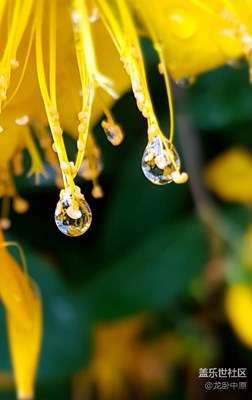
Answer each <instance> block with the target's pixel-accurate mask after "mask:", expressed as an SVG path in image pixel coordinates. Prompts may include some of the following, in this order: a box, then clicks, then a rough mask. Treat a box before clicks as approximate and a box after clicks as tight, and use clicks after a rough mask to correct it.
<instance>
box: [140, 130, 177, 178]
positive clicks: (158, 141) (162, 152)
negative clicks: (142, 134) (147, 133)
mask: <svg viewBox="0 0 252 400" xmlns="http://www.w3.org/2000/svg"><path fill="white" fill-rule="evenodd" d="M172 159H173V160H172ZM179 168H180V159H179V156H178V154H177V151H176V149H175V148H174V146H173V145H171V143H170V142H169V140H168V139H166V138H165V137H160V136H155V137H154V138H153V140H152V141H151V142H150V143H148V145H147V146H146V149H145V151H144V154H143V158H142V170H143V173H144V175H145V176H146V178H147V179H148V180H149V181H150V182H152V183H154V184H156V185H165V184H166V183H170V182H172V181H173V178H172V172H175V171H179Z"/></svg>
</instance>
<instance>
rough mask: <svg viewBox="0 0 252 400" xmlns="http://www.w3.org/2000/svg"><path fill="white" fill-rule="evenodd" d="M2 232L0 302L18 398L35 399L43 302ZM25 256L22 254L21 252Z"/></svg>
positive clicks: (10, 243)
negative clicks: (11, 251)
mask: <svg viewBox="0 0 252 400" xmlns="http://www.w3.org/2000/svg"><path fill="white" fill-rule="evenodd" d="M12 245H15V246H16V244H15V243H13V242H5V241H4V236H3V234H2V231H1V230H0V276H1V279H0V299H1V300H2V302H3V304H4V306H5V309H6V316H7V324H8V336H9V342H10V351H11V356H12V364H13V368H14V375H15V382H16V388H17V397H18V399H19V400H21V399H25V400H28V399H32V398H33V386H34V380H35V375H36V369H37V362H38V356H39V351H40V344H41V335H42V311H41V303H40V298H39V296H38V293H37V291H36V289H35V286H34V285H33V284H32V283H31V282H30V280H29V277H28V275H27V272H26V271H22V270H21V269H20V267H19V265H18V263H17V262H16V261H15V259H14V258H13V257H12V256H11V255H10V254H9V253H8V251H7V250H6V247H8V246H12ZM21 255H22V253H21Z"/></svg>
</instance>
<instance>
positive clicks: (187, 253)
mask: <svg viewBox="0 0 252 400" xmlns="http://www.w3.org/2000/svg"><path fill="white" fill-rule="evenodd" d="M121 239H122V240H123V237H122V238H121ZM135 239H136V240H135V245H132V246H131V247H129V248H128V249H127V250H126V251H125V252H124V253H123V254H121V256H120V257H119V256H118V260H117V261H115V262H114V263H112V264H111V265H108V264H106V260H105V259H104V268H103V271H101V272H100V274H99V275H97V276H96V277H95V278H94V279H93V280H91V281H90V282H88V283H87V284H86V285H84V287H83V288H82V290H81V291H80V294H79V296H80V303H81V301H83V300H81V299H85V303H86V302H87V303H88V304H89V308H90V310H92V315H93V319H94V320H103V319H113V318H121V317H123V316H125V315H129V314H132V313H137V312H141V311H146V310H153V309H157V308H159V307H163V306H164V305H165V304H168V303H169V302H172V301H174V300H175V299H176V298H177V297H178V296H179V295H182V294H183V292H184V291H186V290H187V287H188V285H189V283H190V281H191V279H193V278H194V277H195V276H197V274H199V273H200V272H201V271H202V268H203V267H204V263H205V261H206V242H205V238H204V235H203V233H202V226H201V224H200V223H199V222H198V220H197V219H196V218H187V219H186V220H183V221H181V220H180V222H177V223H173V224H166V225H165V226H162V227H160V228H159V229H158V230H150V234H149V235H148V237H145V238H141V237H139V236H138V237H135Z"/></svg>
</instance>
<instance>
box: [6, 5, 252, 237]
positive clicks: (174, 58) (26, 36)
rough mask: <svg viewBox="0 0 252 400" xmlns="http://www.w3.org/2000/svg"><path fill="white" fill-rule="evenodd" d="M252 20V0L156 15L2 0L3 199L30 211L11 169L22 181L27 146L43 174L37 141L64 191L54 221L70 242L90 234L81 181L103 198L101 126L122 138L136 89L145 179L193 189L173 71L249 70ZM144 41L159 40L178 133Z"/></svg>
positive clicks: (180, 76)
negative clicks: (155, 90)
mask: <svg viewBox="0 0 252 400" xmlns="http://www.w3.org/2000/svg"><path fill="white" fill-rule="evenodd" d="M250 19H251V3H250V2H249V1H247V0H241V1H240V0H239V1H238V0H213V1H212V0H204V1H202V0H188V1H187V2H184V1H182V0H180V1H175V0H162V1H159V2H157V4H155V9H153V4H152V2H150V1H148V0H140V1H138V2H137V3H136V2H135V1H134V0H113V1H109V0H41V1H35V0H23V1H20V0H13V1H11V2H10V1H8V0H2V1H1V5H0V24H1V45H0V53H1V61H0V109H1V116H0V130H1V136H0V145H1V149H2V151H1V158H0V197H3V198H4V197H7V198H9V197H11V198H13V199H14V201H13V206H14V209H15V210H16V211H18V212H23V211H25V210H26V209H27V207H28V204H27V202H26V201H24V200H23V199H20V197H19V196H18V194H17V191H16V188H15V187H14V184H13V180H12V177H11V168H10V162H12V164H13V171H14V174H20V173H21V172H22V160H21V158H22V154H21V153H22V150H23V149H24V148H27V149H28V152H29V153H30V156H31V168H30V173H31V174H35V175H38V174H39V173H43V163H42V161H41V157H40V153H39V151H38V149H37V144H36V142H37V141H38V142H39V144H40V146H41V148H42V149H43V151H44V156H45V159H46V160H47V161H49V162H50V163H52V164H53V165H54V166H55V168H56V169H57V171H58V175H57V178H56V181H57V184H58V185H61V188H62V189H61V192H60V199H59V202H58V204H57V206H56V212H55V222H56V224H57V226H58V228H59V229H60V230H61V231H62V232H63V233H64V234H66V235H69V236H78V235H80V234H82V233H84V232H85V231H86V230H87V229H88V228H89V226H90V224H91V220H92V214H91V210H90V208H89V206H88V204H87V202H86V200H85V198H84V195H83V194H82V193H81V191H80V189H79V188H78V187H77V186H75V182H74V179H75V177H76V175H77V174H80V175H81V176H83V177H84V178H85V179H89V180H92V181H93V185H94V189H93V191H92V194H93V196H94V197H102V196H103V192H102V189H101V187H100V186H99V183H98V176H99V173H100V170H101V161H100V151H99V149H98V147H97V145H96V143H95V139H94V137H93V135H92V126H93V125H94V124H95V122H96V121H97V119H98V118H99V117H100V116H101V115H102V114H104V115H105V117H106V120H105V121H103V123H102V127H103V128H104V131H105V134H106V136H107V138H108V140H109V141H111V143H112V144H114V145H118V144H119V143H120V142H121V141H122V138H123V135H122V130H121V128H120V126H119V125H118V124H116V122H115V121H114V119H113V116H112V114H111V111H110V108H111V106H112V104H113V102H114V101H115V100H117V99H118V97H119V95H120V94H122V93H124V92H125V91H126V90H127V89H128V88H129V86H130V84H131V86H132V90H133V93H134V96H135V98H136V104H137V107H138V108H139V110H140V111H141V113H142V115H143V116H144V117H145V118H146V119H147V147H146V149H145V151H144V155H143V158H142V169H143V173H144V174H145V176H146V177H147V178H148V179H149V180H150V181H151V182H153V183H154V184H158V185H162V184H166V183H170V182H172V181H174V182H176V183H183V182H185V181H186V180H187V174H186V173H184V172H183V173H180V159H179V156H178V154H177V152H176V149H175V148H174V145H173V131H174V121H173V108H172V98H171V90H170V85H169V78H168V73H169V74H170V75H171V76H172V77H173V78H174V79H175V80H176V81H177V82H179V83H181V82H182V83H183V82H184V81H185V80H189V81H191V80H192V79H194V77H195V75H197V74H199V73H202V72H204V71H207V70H209V69H212V68H215V67H217V66H219V65H222V64H224V63H226V62H227V61H230V60H232V59H234V58H237V57H240V56H241V55H242V56H244V57H245V58H246V59H247V60H248V62H249V64H250V63H251V59H250V58H251V43H252V36H251V31H250V28H249V21H250ZM141 34H144V35H146V36H148V37H149V38H150V39H151V41H152V42H153V45H154V48H155V50H156V51H157V53H158V57H159V65H158V69H159V72H160V73H161V74H162V75H163V77H164V81H165V85H166V88H167V94H168V103H169V109H170V132H169V135H165V134H164V133H163V132H162V131H161V129H160V127H159V123H158V120H157V118H156V116H155V113H154V109H153V106H152V100H151V97H150V94H149V90H148V83H147V79H146V73H145V66H144V62H143V57H142V51H141V46H140V39H139V38H140V35H141ZM120 61H122V63H120ZM122 64H123V66H124V69H123V68H122ZM47 126H49V128H50V131H51V136H50V135H49V134H48V131H47V130H46V128H47ZM30 128H32V130H31V129H30ZM63 131H64V133H65V132H67V133H68V134H70V135H71V136H72V137H73V138H75V140H76V158H75V160H70V159H69V157H68V154H67V150H66V148H65V143H64V134H63ZM167 136H168V137H167ZM35 138H36V139H37V141H36V140H35ZM61 176H62V179H61ZM7 209H8V207H7V206H5V207H4V209H3V211H2V216H3V217H4V218H5V219H4V224H3V225H8V221H7V222H6V217H7V215H6V214H7Z"/></svg>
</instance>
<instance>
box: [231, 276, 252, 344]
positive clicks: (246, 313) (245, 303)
mask: <svg viewBox="0 0 252 400" xmlns="http://www.w3.org/2000/svg"><path fill="white" fill-rule="evenodd" d="M225 310H226V314H227V317H228V319H229V321H230V323H231V325H232V327H233V329H234V331H235V333H236V334H237V336H238V337H239V338H240V340H241V341H242V342H243V343H244V344H245V345H246V346H248V347H250V348H252V287H251V285H248V284H245V283H237V284H234V285H232V286H230V287H229V288H228V289H227V292H226V296H225Z"/></svg>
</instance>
